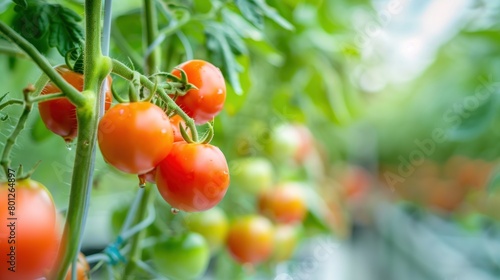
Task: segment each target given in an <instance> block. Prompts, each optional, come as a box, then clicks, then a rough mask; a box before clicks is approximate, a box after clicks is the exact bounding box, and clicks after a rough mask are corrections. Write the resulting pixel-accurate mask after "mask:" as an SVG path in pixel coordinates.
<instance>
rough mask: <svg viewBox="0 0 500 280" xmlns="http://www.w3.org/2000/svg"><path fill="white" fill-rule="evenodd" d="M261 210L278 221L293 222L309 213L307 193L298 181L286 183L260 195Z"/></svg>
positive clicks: (297, 221)
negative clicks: (306, 199)
mask: <svg viewBox="0 0 500 280" xmlns="http://www.w3.org/2000/svg"><path fill="white" fill-rule="evenodd" d="M259 210H260V212H261V213H262V214H264V215H266V216H268V217H269V218H271V219H273V220H274V221H276V222H278V223H286V224H293V223H299V222H302V220H304V217H305V215H306V213H307V206H306V201H305V193H304V192H303V191H302V189H301V186H300V185H299V184H298V183H285V184H282V185H279V186H278V187H276V188H273V189H270V190H268V191H266V192H264V193H262V194H261V195H260V196H259Z"/></svg>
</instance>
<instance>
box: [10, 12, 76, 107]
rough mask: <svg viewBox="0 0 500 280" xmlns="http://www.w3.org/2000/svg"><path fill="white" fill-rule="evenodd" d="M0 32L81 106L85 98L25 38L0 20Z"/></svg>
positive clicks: (73, 101) (71, 99)
mask: <svg viewBox="0 0 500 280" xmlns="http://www.w3.org/2000/svg"><path fill="white" fill-rule="evenodd" d="M0 32H1V33H2V34H4V35H5V36H6V37H7V38H8V39H10V40H11V41H12V42H14V43H15V44H16V45H17V46H19V47H20V48H21V49H22V50H23V51H24V52H25V53H26V54H27V55H28V56H29V57H30V58H31V59H32V60H33V61H34V62H35V63H36V64H37V65H38V67H39V68H40V69H41V70H42V71H43V72H44V73H45V74H46V75H47V76H48V77H49V78H50V80H51V81H52V82H53V83H54V84H55V85H56V86H57V87H58V88H60V89H61V90H62V92H64V94H65V95H66V97H67V98H68V99H69V100H70V101H71V102H72V103H73V104H75V105H76V106H77V107H79V106H83V104H84V103H85V98H84V97H83V96H82V95H81V94H80V93H79V92H78V91H77V90H76V89H75V88H74V87H73V86H71V85H70V84H69V83H68V82H66V81H65V80H64V79H63V78H62V77H61V75H59V73H57V71H56V70H55V69H54V68H53V67H52V65H50V63H49V62H48V61H47V59H46V58H45V57H44V56H43V55H42V54H41V53H40V52H39V51H38V50H37V49H36V48H35V47H34V46H33V45H32V44H30V43H29V42H28V41H27V40H26V39H24V38H23V37H22V36H21V35H19V34H17V33H16V32H15V31H14V30H12V28H10V27H9V26H8V25H6V24H5V23H4V22H1V21H0Z"/></svg>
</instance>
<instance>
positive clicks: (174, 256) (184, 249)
mask: <svg viewBox="0 0 500 280" xmlns="http://www.w3.org/2000/svg"><path fill="white" fill-rule="evenodd" d="M153 250H154V251H153V261H154V263H155V265H156V269H157V270H158V271H159V272H160V273H162V274H163V275H165V276H167V277H169V279H173V280H191V279H199V278H200V277H201V276H202V275H203V273H204V272H205V271H206V269H207V267H208V262H209V260H210V252H209V249H208V244H207V242H206V241H205V239H204V238H203V236H201V235H200V234H198V233H194V232H189V233H185V234H182V235H180V236H173V237H169V238H168V239H167V240H166V241H164V242H162V243H160V244H157V245H155V246H154V249H153Z"/></svg>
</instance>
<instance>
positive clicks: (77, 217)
mask: <svg viewBox="0 0 500 280" xmlns="http://www.w3.org/2000/svg"><path fill="white" fill-rule="evenodd" d="M100 25H101V1H100V0H86V1H85V38H86V41H85V56H84V90H83V92H82V93H81V94H79V95H80V96H82V98H83V102H82V104H79V106H77V108H76V115H77V120H78V141H77V144H76V157H75V163H74V166H73V173H72V179H71V191H70V199H69V206H68V213H67V217H66V224H65V226H64V233H63V238H62V241H61V246H60V248H59V252H58V256H57V262H56V263H57V264H58V267H57V268H56V269H54V271H52V274H51V275H50V278H49V279H64V277H65V276H66V272H67V270H68V268H69V266H70V264H71V263H72V261H73V260H74V259H75V258H76V256H77V254H78V250H79V247H80V242H81V237H82V233H83V228H84V224H85V217H86V214H87V211H88V203H89V199H90V190H91V187H92V178H93V169H94V162H95V153H96V148H95V147H96V139H97V124H98V119H99V115H98V112H99V108H100V107H101V105H102V104H99V102H98V101H97V100H99V98H98V96H97V93H98V92H99V91H100V87H101V84H102V82H103V80H104V79H105V77H106V75H107V74H108V73H109V70H110V63H109V58H107V57H103V55H102V53H101V41H100V39H101V38H100V36H101V29H100Z"/></svg>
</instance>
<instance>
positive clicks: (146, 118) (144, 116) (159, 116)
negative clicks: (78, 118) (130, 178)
mask: <svg viewBox="0 0 500 280" xmlns="http://www.w3.org/2000/svg"><path fill="white" fill-rule="evenodd" d="M97 140H98V142H99V148H100V149H101V152H102V155H103V157H104V159H105V160H106V162H108V163H109V164H111V165H113V166H114V167H115V168H117V169H119V170H121V171H123V172H126V173H131V174H144V173H147V172H149V171H151V170H153V168H155V166H156V165H158V164H159V163H160V161H161V160H163V159H164V158H165V157H166V156H167V154H168V153H169V152H170V149H171V148H172V143H173V135H172V127H171V125H170V121H169V118H168V116H167V115H166V114H165V112H163V110H162V109H161V108H160V107H158V106H156V105H154V104H152V103H149V102H132V103H121V104H118V105H116V106H114V107H113V108H111V109H110V110H109V111H108V112H106V114H104V116H103V118H102V119H101V121H100V122H99V126H98V134H97Z"/></svg>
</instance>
